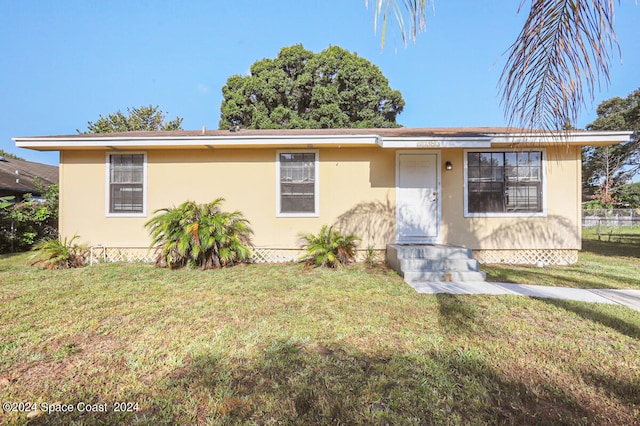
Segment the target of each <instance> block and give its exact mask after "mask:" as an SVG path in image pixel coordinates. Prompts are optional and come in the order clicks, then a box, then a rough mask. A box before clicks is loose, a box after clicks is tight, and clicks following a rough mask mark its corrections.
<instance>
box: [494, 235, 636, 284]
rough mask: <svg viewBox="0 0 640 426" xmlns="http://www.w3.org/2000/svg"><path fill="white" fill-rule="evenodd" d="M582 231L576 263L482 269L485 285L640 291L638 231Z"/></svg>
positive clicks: (497, 266)
mask: <svg viewBox="0 0 640 426" xmlns="http://www.w3.org/2000/svg"><path fill="white" fill-rule="evenodd" d="M610 231H611V232H609V231H608V230H604V231H602V232H601V237H600V239H598V235H597V233H596V230H595V228H585V229H584V231H583V234H582V251H580V252H579V253H578V263H576V264H574V265H569V266H545V267H544V268H538V267H535V266H506V265H485V266H483V267H482V270H483V271H485V272H486V273H487V281H497V282H506V283H520V284H538V285H553V286H559V287H574V288H618V289H629V288H631V289H640V267H639V266H640V228H639V227H636V228H619V229H618V230H610Z"/></svg>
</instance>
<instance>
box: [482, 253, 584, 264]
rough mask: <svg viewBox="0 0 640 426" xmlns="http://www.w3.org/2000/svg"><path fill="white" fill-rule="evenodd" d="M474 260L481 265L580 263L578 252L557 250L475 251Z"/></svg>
mask: <svg viewBox="0 0 640 426" xmlns="http://www.w3.org/2000/svg"><path fill="white" fill-rule="evenodd" d="M473 258H474V259H476V260H477V261H478V262H480V263H506V264H510V265H536V264H538V263H542V264H545V265H570V264H573V263H576V262H577V261H578V251H577V250H555V249H522V250H474V251H473Z"/></svg>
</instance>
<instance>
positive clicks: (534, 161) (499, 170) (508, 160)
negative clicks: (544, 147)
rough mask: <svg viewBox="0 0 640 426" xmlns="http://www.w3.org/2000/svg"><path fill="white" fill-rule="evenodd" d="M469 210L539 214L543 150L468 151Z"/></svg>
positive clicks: (540, 210)
mask: <svg viewBox="0 0 640 426" xmlns="http://www.w3.org/2000/svg"><path fill="white" fill-rule="evenodd" d="M466 183H467V207H468V213H540V212H542V210H543V206H542V198H543V197H542V196H543V194H542V190H543V185H542V184H543V182H542V152H541V151H523V152H468V153H467V182H466Z"/></svg>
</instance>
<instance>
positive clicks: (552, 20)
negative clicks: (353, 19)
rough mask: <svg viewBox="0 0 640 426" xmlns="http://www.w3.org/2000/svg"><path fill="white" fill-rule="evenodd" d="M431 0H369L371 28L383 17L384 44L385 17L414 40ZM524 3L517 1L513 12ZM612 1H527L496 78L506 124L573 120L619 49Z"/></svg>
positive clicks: (554, 125)
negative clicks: (524, 14)
mask: <svg viewBox="0 0 640 426" xmlns="http://www.w3.org/2000/svg"><path fill="white" fill-rule="evenodd" d="M433 1H434V0H402V1H400V0H375V1H374V0H372V1H371V3H372V4H375V12H376V13H375V21H374V23H375V26H376V27H377V26H379V25H380V23H379V21H380V20H381V21H382V25H381V26H382V43H383V46H384V34H385V30H386V26H387V20H388V18H390V19H395V20H396V21H397V23H398V25H399V27H400V30H401V33H402V36H403V39H404V40H405V42H406V39H407V33H409V34H410V36H411V37H412V38H413V39H414V40H415V38H416V34H417V33H418V32H419V31H424V29H425V27H426V10H427V7H426V6H427V4H430V3H433ZM527 3H529V1H528V0H521V1H520V7H519V9H518V12H520V11H521V10H522V8H523V7H524V6H525V4H527ZM614 3H616V1H615V0H530V4H531V7H530V9H529V14H528V17H527V20H526V21H525V24H524V27H523V28H522V31H521V32H520V34H519V35H518V37H517V39H516V40H515V42H514V43H513V44H512V45H511V48H510V49H509V56H508V59H507V63H506V66H505V68H504V70H503V72H502V75H501V78H500V86H501V90H502V104H503V106H504V108H505V116H506V118H507V121H508V123H509V124H510V125H514V126H519V127H525V128H531V129H533V128H541V129H546V130H557V129H563V128H565V125H566V124H567V123H575V122H577V118H578V113H579V111H580V109H581V107H582V106H583V104H584V95H585V92H586V93H588V94H589V95H590V97H591V99H593V95H594V91H595V87H597V86H598V85H599V83H600V81H601V80H604V81H605V82H607V83H608V81H609V64H610V60H611V52H612V50H613V49H614V48H615V47H618V44H617V41H616V36H615V31H614ZM618 3H619V0H618ZM365 4H367V6H368V4H369V0H365ZM461 6H462V5H461ZM462 7H463V6H462ZM407 23H408V25H407ZM407 28H409V30H407Z"/></svg>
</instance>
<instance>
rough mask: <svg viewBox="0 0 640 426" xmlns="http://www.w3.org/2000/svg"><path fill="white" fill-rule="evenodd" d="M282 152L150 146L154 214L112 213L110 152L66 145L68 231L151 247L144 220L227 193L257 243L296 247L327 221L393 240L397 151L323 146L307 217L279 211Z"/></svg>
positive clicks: (368, 238)
mask: <svg viewBox="0 0 640 426" xmlns="http://www.w3.org/2000/svg"><path fill="white" fill-rule="evenodd" d="M276 151H277V150H276V149H272V148H269V149H213V150H148V151H147V163H148V169H147V177H148V184H147V190H148V193H147V197H146V198H147V217H106V215H105V203H106V197H105V191H106V165H105V162H106V154H107V152H105V151H65V152H63V155H61V170H62V174H63V181H64V183H63V185H62V187H61V195H60V198H61V215H60V217H61V219H60V230H61V234H62V235H63V236H71V235H73V234H76V233H77V234H78V235H80V237H81V241H83V242H84V243H87V244H89V245H104V246H108V247H113V246H115V247H146V246H148V245H149V238H148V233H147V230H146V229H145V228H144V224H145V222H147V221H148V220H149V219H150V218H151V217H152V216H153V212H154V211H155V210H157V209H161V208H164V207H170V206H175V205H178V204H180V203H182V202H183V201H187V200H193V201H196V202H208V201H212V200H214V199H216V198H218V197H223V198H225V200H226V201H225V203H224V204H223V209H224V210H225V211H232V210H239V211H241V212H242V213H243V214H244V215H245V217H246V218H247V219H249V221H250V223H251V227H252V229H253V230H254V238H253V243H254V244H255V245H256V246H257V247H270V248H297V247H298V234H299V233H301V232H305V233H306V232H313V233H315V232H317V231H319V230H320V227H321V226H322V225H323V224H329V225H332V224H333V225H336V226H337V227H339V228H340V229H342V230H344V231H345V232H351V233H356V234H358V235H359V236H361V237H362V238H363V241H362V243H361V247H362V248H366V247H367V246H369V245H375V247H376V248H378V249H384V247H385V245H386V243H387V242H389V241H392V240H393V238H394V236H395V228H394V221H395V210H394V204H395V189H394V188H395V153H394V152H393V151H390V150H382V149H379V148H348V149H347V148H345V149H340V148H332V149H320V150H319V158H320V172H319V173H320V183H319V191H320V197H319V199H320V216H319V217H307V218H278V217H276V163H275V160H276ZM291 151H292V152H296V149H291ZM123 152H125V151H117V152H116V153H123ZM132 152H133V151H132ZM136 152H139V151H136ZM112 153H113V152H112Z"/></svg>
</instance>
